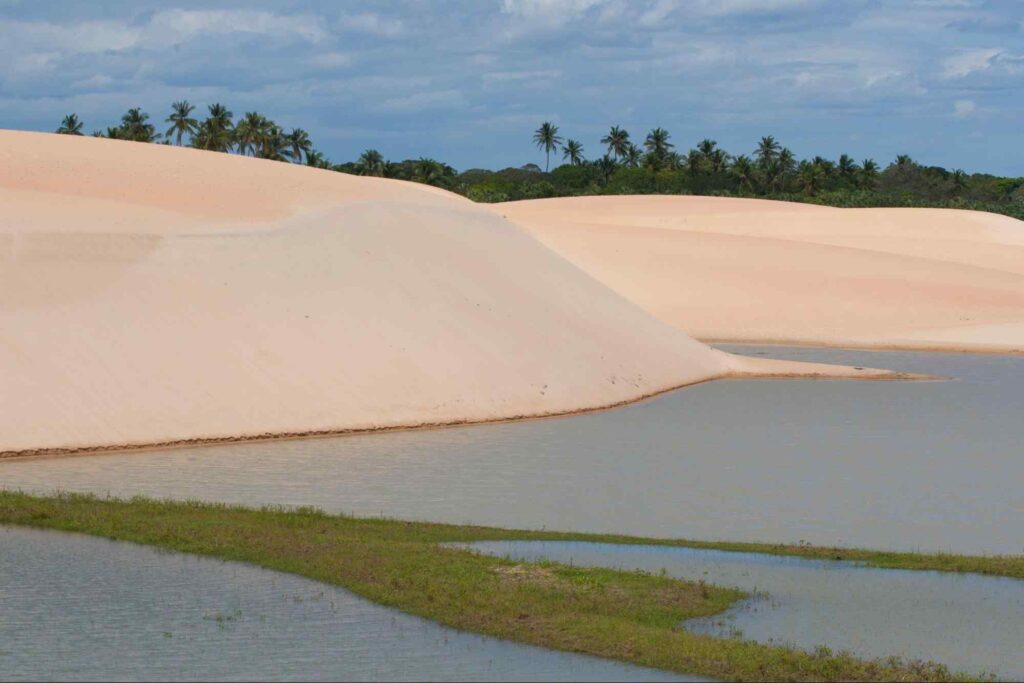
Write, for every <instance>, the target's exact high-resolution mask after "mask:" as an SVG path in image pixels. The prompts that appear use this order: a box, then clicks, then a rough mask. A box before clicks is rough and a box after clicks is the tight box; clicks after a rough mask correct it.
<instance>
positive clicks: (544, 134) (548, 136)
mask: <svg viewBox="0 0 1024 683" xmlns="http://www.w3.org/2000/svg"><path fill="white" fill-rule="evenodd" d="M533 143H534V144H535V145H537V147H538V148H540V149H543V150H544V171H545V172H546V171H547V170H548V165H549V163H550V160H551V153H552V152H553V151H555V150H556V149H558V146H559V145H560V144H562V138H560V137H559V136H558V126H556V125H555V124H553V123H551V122H549V121H545V122H544V123H542V124H541V126H540V128H538V129H537V130H535V131H534V132H533Z"/></svg>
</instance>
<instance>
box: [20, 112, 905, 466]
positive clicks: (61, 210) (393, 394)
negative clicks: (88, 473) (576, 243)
mask: <svg viewBox="0 0 1024 683" xmlns="http://www.w3.org/2000/svg"><path fill="white" fill-rule="evenodd" d="M0 204H2V206H3V211H2V212H0V321H2V323H0V452H3V453H6V454H8V455H10V454H13V453H19V452H21V453H26V452H46V451H59V450H63V449H69V450H74V449H90V448H106V447H119V446H137V445H152V444H161V443H174V442H185V441H190V440H212V439H235V438H252V437H259V436H273V435H294V434H307V433H316V432H340V431H347V430H361V429H379V428H391V427H406V426H417V425H429V424H444V423H458V422H467V421H484V420H496V419H507V418H514V417H522V416H539V415H548V414H557V413H566V412H573V411H578V410H585V409H590V408H598V407H604V406H609V405H614V404H618V403H622V402H626V401H631V400H635V399H637V398H640V397H643V396H646V395H650V394H654V393H657V392H661V391H665V390H668V389H671V388H674V387H678V386H682V385H685V384H689V383H693V382H699V381H703V380H706V379H711V378H715V377H723V376H734V375H743V374H762V375H765V374H767V375H771V374H780V375H790V374H809V375H818V374H835V373H838V374H840V375H844V374H845V375H851V376H868V377H870V376H882V377H887V376H891V375H888V374H886V373H872V372H865V371H854V370H852V369H835V368H829V367H818V366H807V367H805V366H799V365H797V364H788V363H775V362H771V361H763V362H762V361H753V360H745V359H741V358H737V357H733V356H730V355H728V354H725V353H721V352H718V351H715V350H713V349H711V348H709V347H707V346H705V345H703V344H701V343H698V342H696V341H694V340H693V339H691V338H690V337H688V336H687V335H686V334H684V333H683V332H681V331H680V330H679V329H677V328H675V327H673V326H671V325H669V324H666V323H664V322H662V321H660V320H658V319H656V318H655V317H653V316H651V315H649V314H648V313H646V312H645V311H643V310H642V309H640V308H639V307H637V306H635V305H633V304H632V303H630V302H628V301H627V300H626V299H624V298H622V297H620V296H619V295H618V294H616V293H614V292H613V291H612V290H610V289H608V288H607V287H605V286H604V285H602V284H600V283H599V282H597V281H596V280H594V279H593V278H591V277H589V276H588V275H586V274H585V273H583V272H582V271H581V270H579V269H578V268H577V267H575V266H573V265H572V264H570V263H569V262H568V261H567V260H565V259H563V258H562V257H560V256H558V255H557V254H555V253H554V252H553V251H551V250H549V249H547V248H546V247H544V246H543V245H542V244H541V243H540V242H538V241H537V240H535V239H533V238H532V237H530V236H529V235H528V234H527V233H525V232H524V231H522V230H521V229H519V228H517V227H515V226H513V225H512V224H511V223H509V222H507V221H505V220H504V219H502V218H501V217H500V216H498V215H497V214H496V213H494V212H493V211H492V210H491V209H490V208H487V207H483V206H478V205H475V204H473V203H472V202H469V201H468V200H465V199H463V198H461V197H458V196H456V195H452V194H450V193H447V192H443V191H440V190H436V189H434V188H430V187H427V186H423V185H417V184H412V183H403V182H398V181H389V180H381V179H373V178H359V177H354V176H350V175H345V174H340V173H333V172H328V171H320V170H315V169H310V168H303V167H298V166H292V165H289V164H283V163H278V162H268V161H260V160H254V159H246V158H239V157H236V156H229V155H224V154H217V153H208V152H199V151H194V150H188V149H177V148H173V147H165V146H160V145H145V144H139V143H131V142H120V141H110V140H101V139H94V138H73V137H68V136H57V135H44V134H30V133H15V132H0Z"/></svg>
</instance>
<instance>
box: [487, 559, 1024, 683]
mask: <svg viewBox="0 0 1024 683" xmlns="http://www.w3.org/2000/svg"><path fill="white" fill-rule="evenodd" d="M469 547H472V548H474V549H476V550H477V551H479V552H483V553H486V554H490V555H498V556H501V557H508V558H511V559H516V560H523V561H531V562H535V561H538V560H551V561H555V562H562V563H565V564H572V565H575V566H601V567H614V568H617V569H628V570H632V569H641V570H644V571H650V572H660V571H661V570H665V571H666V572H667V573H668V574H669V575H671V576H675V577H678V578H683V579H688V580H691V581H700V580H703V581H706V582H708V583H713V584H718V585H721V586H735V587H738V588H741V589H743V590H745V591H748V592H750V593H752V594H755V597H753V598H752V599H750V600H748V601H746V602H744V603H741V604H740V605H739V606H737V607H734V608H733V609H731V610H729V611H728V612H726V613H724V614H722V615H718V616H715V617H711V618H706V619H694V620H691V621H687V622H685V623H684V626H685V628H687V629H688V630H690V631H694V632H697V633H706V634H709V635H715V636H721V637H730V636H739V637H742V638H745V639H751V640H756V641H759V642H764V643H775V644H791V645H795V646H797V647H801V648H805V649H813V648H814V647H816V646H819V645H827V646H829V647H830V648H832V649H833V650H840V649H846V650H849V651H851V652H853V653H854V654H857V655H859V656H862V657H867V658H878V657H889V656H900V657H903V658H904V659H906V660H928V661H935V662H941V663H943V664H946V665H947V666H948V667H950V669H952V670H953V671H961V672H966V673H969V674H974V675H978V674H981V673H988V674H995V675H998V676H999V677H1003V678H1007V679H1009V680H1021V679H1022V678H1024V648H1022V647H1021V634H1024V581H1020V580H1017V579H1008V578H1002V577H991V576H981V575H977V574H951V573H943V572H919V571H905V570H891V569H874V568H869V567H864V566H861V565H859V564H857V563H854V562H834V561H825V560H808V559H803V558H796V557H775V556H771V555H760V554H751V553H730V552H722V551H717V550H696V549H692V548H669V547H658V546H625V545H610V544H603V543H565V542H485V543H475V544H471V545H470V546H469Z"/></svg>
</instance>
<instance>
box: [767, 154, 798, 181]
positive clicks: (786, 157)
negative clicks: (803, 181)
mask: <svg viewBox="0 0 1024 683" xmlns="http://www.w3.org/2000/svg"><path fill="white" fill-rule="evenodd" d="M796 169H797V164H796V156H794V154H793V152H791V151H790V149H789V148H788V147H783V148H782V149H781V150H780V151H779V153H778V156H777V157H776V158H775V161H774V162H773V163H772V182H773V183H774V185H775V189H776V190H781V189H783V188H784V187H785V186H786V181H787V180H789V176H791V175H792V174H793V172H794V171H796Z"/></svg>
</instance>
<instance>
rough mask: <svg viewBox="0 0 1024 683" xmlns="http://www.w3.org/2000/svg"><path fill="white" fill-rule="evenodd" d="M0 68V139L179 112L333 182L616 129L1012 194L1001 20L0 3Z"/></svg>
mask: <svg viewBox="0 0 1024 683" xmlns="http://www.w3.org/2000/svg"><path fill="white" fill-rule="evenodd" d="M0 63H2V64H3V65H4V68H3V69H2V70H0V127H3V128H21V129H31V130H52V129H54V128H56V126H57V125H58V124H59V122H60V119H61V117H62V116H63V115H64V114H66V113H69V112H77V113H78V114H79V116H80V117H81V118H83V119H84V120H85V122H86V128H87V130H88V131H92V130H94V129H100V128H105V127H106V126H108V125H114V124H115V123H116V121H117V119H118V117H119V116H120V114H121V113H122V112H123V111H124V110H125V109H127V108H128V107H132V106H141V107H142V108H143V109H144V110H145V111H148V112H149V113H150V114H151V115H152V116H153V118H154V119H158V120H159V121H162V120H163V119H164V118H165V117H166V116H167V114H168V110H169V105H170V103H171V102H172V101H173V100H177V99H182V98H187V99H189V100H191V101H192V102H194V103H197V104H201V105H205V104H208V103H210V102H214V101H222V102H224V103H225V104H227V105H229V108H230V109H232V111H234V112H235V114H236V115H240V114H242V113H244V112H245V111H248V110H254V109H255V110H259V111H261V112H263V113H265V114H267V115H268V116H270V117H272V118H274V119H275V120H277V121H278V122H279V123H281V124H283V125H284V126H286V127H303V128H305V129H306V130H308V131H309V132H310V134H311V136H312V137H313V140H314V142H315V143H316V144H317V146H318V147H319V148H320V149H321V150H322V151H323V152H325V153H326V154H327V156H328V157H330V158H331V159H332V160H334V161H343V160H347V159H352V158H354V157H356V156H357V155H358V154H359V152H361V151H362V150H363V149H366V148H367V147H375V148H378V149H380V150H381V151H382V152H383V153H384V154H385V155H386V156H387V157H389V158H392V159H402V158H407V157H413V158H415V157H419V156H432V157H436V158H438V159H442V160H445V161H447V162H449V163H451V164H453V165H454V166H456V167H457V168H459V169H466V168H469V167H474V166H478V167H490V168H498V167H504V166H509V165H521V164H524V163H527V162H530V161H534V162H542V161H543V155H542V154H540V153H539V152H538V151H536V150H535V149H534V148H533V147H532V146H531V143H530V136H531V132H532V130H533V129H535V128H536V127H537V125H538V124H539V123H540V122H541V121H544V120H551V121H554V122H555V123H557V124H558V125H559V126H560V127H561V131H562V133H563V135H566V136H569V137H573V138H576V139H579V140H580V141H581V142H583V144H584V148H585V153H586V154H587V156H596V155H597V154H598V153H599V152H600V145H599V142H598V140H599V139H600V137H601V136H602V135H603V134H604V133H605V132H606V131H607V129H608V127H609V126H610V125H612V124H618V125H622V126H625V127H626V128H627V129H628V130H630V131H631V133H632V134H633V136H634V137H641V138H642V137H643V135H644V134H645V133H646V131H647V130H649V129H650V128H652V127H655V126H662V127H665V128H667V129H668V130H669V131H670V132H671V133H672V141H673V142H675V143H676V144H677V146H679V147H681V148H682V149H683V151H685V150H686V149H688V148H690V147H692V146H694V145H695V144H696V143H697V142H698V141H699V140H700V139H701V138H704V137H711V138H713V139H716V140H718V142H719V143H720V144H721V145H722V146H724V147H725V148H726V149H727V150H729V151H730V152H733V153H737V154H738V153H750V152H751V151H752V150H753V148H754V146H755V143H756V141H757V139H758V138H759V137H760V136H761V135H765V134H773V135H775V136H776V137H777V138H779V139H781V140H782V142H783V143H784V144H786V145H788V146H789V147H791V148H792V149H793V150H794V152H795V153H796V154H797V155H798V156H809V155H814V154H822V155H824V156H830V157H836V156H838V155H839V154H840V153H843V152H846V153H849V154H852V155H854V156H855V157H856V158H857V159H862V158H865V157H873V158H876V159H877V160H879V161H880V162H887V161H889V160H891V159H892V157H894V156H895V155H896V154H898V153H909V154H911V155H912V156H913V157H914V158H916V159H918V160H919V161H921V162H923V163H928V164H938V165H943V166H947V167H950V168H953V167H961V168H963V169H965V170H967V171H972V172H973V171H989V172H994V173H1001V174H1008V175H1024V161H1022V159H1024V132H1022V130H1024V2H1020V1H1019V0H992V1H989V0H903V1H900V2H897V1H895V0H893V1H890V0H841V1H833V2H828V1H824V0H686V1H684V0H450V1H442V0H421V1H414V0H407V1H400V0H379V1H377V2H310V1H305V2H303V1H280V2H263V1H261V0H246V1H245V2H222V3H215V2H174V0H170V1H169V2H168V1H166V0H165V2H160V3H157V2H148V0H132V1H131V2H127V1H125V2H122V1H120V0H107V1H105V2H100V1H95V2H78V1H77V0H49V1H46V2H41V1H40V0H0Z"/></svg>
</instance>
